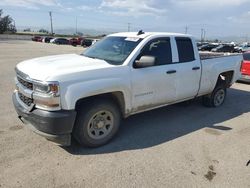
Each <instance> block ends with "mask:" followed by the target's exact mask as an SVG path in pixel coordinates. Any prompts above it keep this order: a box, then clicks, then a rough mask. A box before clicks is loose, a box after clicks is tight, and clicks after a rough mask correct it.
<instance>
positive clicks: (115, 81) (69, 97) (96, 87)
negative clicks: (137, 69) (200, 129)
mask: <svg viewBox="0 0 250 188" xmlns="http://www.w3.org/2000/svg"><path fill="white" fill-rule="evenodd" d="M63 88H65V89H64V90H63V91H62V93H61V96H62V97H61V105H62V108H63V109H70V110H73V109H75V105H76V102H77V101H78V100H79V99H83V98H86V97H90V96H95V95H100V94H105V93H111V92H117V91H120V92H122V93H123V96H124V102H125V112H127V111H129V109H131V100H130V99H131V92H130V84H129V81H126V80H125V79H119V78H104V79H98V80H88V81H83V82H77V83H73V84H70V85H68V86H66V87H65V86H64V87H63Z"/></svg>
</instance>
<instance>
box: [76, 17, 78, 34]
mask: <svg viewBox="0 0 250 188" xmlns="http://www.w3.org/2000/svg"><path fill="white" fill-rule="evenodd" d="M77 32H78V31H77V16H76V35H77Z"/></svg>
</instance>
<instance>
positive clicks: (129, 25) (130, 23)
mask: <svg viewBox="0 0 250 188" xmlns="http://www.w3.org/2000/svg"><path fill="white" fill-rule="evenodd" d="M130 25H131V23H128V32H130Z"/></svg>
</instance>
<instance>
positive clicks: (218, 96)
mask: <svg viewBox="0 0 250 188" xmlns="http://www.w3.org/2000/svg"><path fill="white" fill-rule="evenodd" d="M226 94H227V91H226V87H225V86H222V85H221V86H217V87H216V88H215V89H214V90H213V92H212V93H211V94H210V95H206V96H204V97H203V104H204V105H205V106H208V107H219V106H221V105H222V104H223V103H224V101H225V99H226Z"/></svg>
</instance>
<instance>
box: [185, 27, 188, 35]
mask: <svg viewBox="0 0 250 188" xmlns="http://www.w3.org/2000/svg"><path fill="white" fill-rule="evenodd" d="M187 33H188V26H186V27H185V34H187Z"/></svg>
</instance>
